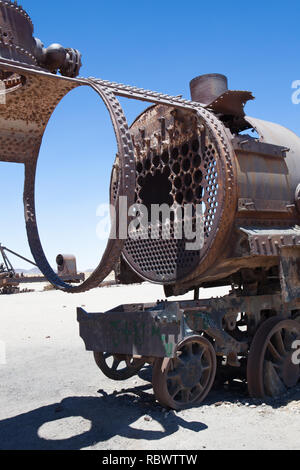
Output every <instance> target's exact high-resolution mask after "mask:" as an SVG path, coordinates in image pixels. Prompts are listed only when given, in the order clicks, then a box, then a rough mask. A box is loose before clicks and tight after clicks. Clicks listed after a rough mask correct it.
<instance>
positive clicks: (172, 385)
mask: <svg viewBox="0 0 300 470" xmlns="http://www.w3.org/2000/svg"><path fill="white" fill-rule="evenodd" d="M215 375H216V354H215V351H214V348H213V347H212V345H211V343H210V342H209V341H208V340H207V339H205V338H203V337H201V336H199V337H198V336H197V337H196V336H193V337H190V338H187V339H185V340H184V341H182V342H181V343H180V344H179V345H178V348H177V357H175V358H172V359H161V358H160V359H156V360H155V363H154V367H153V390H154V393H155V396H156V398H157V400H158V401H159V402H160V403H161V404H162V405H163V406H168V407H170V408H174V409H180V408H184V407H187V406H189V405H191V404H195V403H200V402H201V401H203V400H204V398H205V397H206V396H207V394H208V393H209V391H210V389H211V387H212V384H213V382H214V379H215Z"/></svg>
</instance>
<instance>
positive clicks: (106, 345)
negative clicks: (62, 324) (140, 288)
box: [77, 303, 184, 357]
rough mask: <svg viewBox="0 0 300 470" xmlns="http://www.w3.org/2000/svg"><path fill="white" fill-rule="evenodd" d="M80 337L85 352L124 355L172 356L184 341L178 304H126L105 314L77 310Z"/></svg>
mask: <svg viewBox="0 0 300 470" xmlns="http://www.w3.org/2000/svg"><path fill="white" fill-rule="evenodd" d="M77 320H78V322H79V325H80V336H81V338H82V339H83V341H84V342H85V346H86V349H87V350H88V351H99V352H106V353H114V354H123V355H124V354H125V355H127V356H149V357H174V354H175V349H176V345H177V344H178V342H179V341H181V340H182V339H183V338H184V324H183V318H182V314H181V311H180V309H179V308H178V304H177V303H174V304H169V305H168V306H167V307H166V308H164V307H163V306H161V305H155V304H154V305H151V306H148V305H127V306H120V307H117V308H116V309H114V310H111V311H109V312H106V313H87V312H85V311H84V310H83V309H82V308H79V309H77Z"/></svg>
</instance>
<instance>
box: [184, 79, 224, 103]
mask: <svg viewBox="0 0 300 470" xmlns="http://www.w3.org/2000/svg"><path fill="white" fill-rule="evenodd" d="M190 89H191V98H192V101H197V102H199V103H203V104H210V103H212V102H213V101H214V100H215V99H216V98H218V97H219V96H220V95H222V94H223V93H225V92H226V91H227V90H228V80H227V77H225V75H221V74H219V73H210V74H207V75H200V76H199V77H196V78H194V79H193V80H192V81H191V83H190Z"/></svg>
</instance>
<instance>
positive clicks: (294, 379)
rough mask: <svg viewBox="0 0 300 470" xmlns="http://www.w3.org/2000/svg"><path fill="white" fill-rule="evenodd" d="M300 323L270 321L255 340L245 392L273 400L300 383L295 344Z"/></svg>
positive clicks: (260, 329)
mask: <svg viewBox="0 0 300 470" xmlns="http://www.w3.org/2000/svg"><path fill="white" fill-rule="evenodd" d="M299 339H300V323H299V322H297V321H295V320H282V319H280V318H278V317H275V318H274V317H272V318H269V319H268V320H266V321H265V322H264V323H263V324H262V325H261V327H260V328H259V329H258V331H257V333H256V335H255V336H254V339H253V342H252V345H251V348H250V352H249V356H248V365H247V379H248V390H249V393H250V395H251V396H252V397H256V398H264V397H266V396H270V397H275V396H280V395H282V394H283V393H285V392H286V391H287V390H288V389H290V388H292V387H294V386H295V385H296V384H297V383H298V381H299V379H300V365H299V364H297V361H295V359H294V358H295V354H294V353H295V352H296V349H295V343H294V342H295V341H296V340H299Z"/></svg>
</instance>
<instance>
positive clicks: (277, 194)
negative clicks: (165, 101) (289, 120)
mask: <svg viewBox="0 0 300 470" xmlns="http://www.w3.org/2000/svg"><path fill="white" fill-rule="evenodd" d="M219 91H220V88H219ZM211 96H212V95H211ZM245 120H246V121H247V122H248V126H249V128H251V127H252V128H254V129H255V130H256V131H257V133H258V135H259V138H257V137H256V136H255V137H252V136H251V132H250V130H249V135H245V134H244V133H241V134H238V135H237V134H235V133H232V134H231V135H230V130H229V129H228V127H227V126H226V127H225V125H224V123H223V122H222V121H221V120H220V119H218V118H217V117H216V116H215V115H213V113H209V112H208V111H205V112H204V113H203V114H201V111H199V115H198V119H197V118H195V115H194V114H193V113H190V112H182V111H180V110H174V109H172V108H170V107H167V106H165V107H164V106H161V105H160V106H156V107H152V108H149V109H148V110H146V111H145V112H144V113H142V115H140V116H139V117H138V118H137V119H136V121H135V122H134V123H133V125H132V128H131V133H132V135H133V137H134V142H135V148H136V152H135V159H136V189H135V200H136V202H137V203H138V204H143V205H144V206H146V208H147V209H150V208H151V206H152V205H153V204H165V205H167V206H169V207H171V206H173V205H174V204H177V205H179V206H180V207H181V208H182V209H184V207H185V206H186V205H187V204H192V205H193V207H195V208H196V206H197V205H198V206H199V205H200V206H201V207H202V208H203V219H204V227H203V229H204V245H203V246H202V247H201V249H197V250H191V251H190V250H188V249H187V248H186V242H187V237H185V236H183V238H182V239H176V236H175V234H176V226H175V223H174V221H172V220H171V219H170V221H168V222H167V224H169V225H170V226H171V236H170V238H169V239H164V237H163V235H162V234H163V233H164V231H165V230H166V229H167V228H168V227H166V226H163V224H161V226H160V227H158V228H157V233H156V236H155V237H154V238H152V236H150V230H151V231H152V227H150V222H149V226H148V229H147V230H148V238H147V236H145V237H144V238H143V239H130V237H129V239H128V240H127V242H126V244H125V248H124V250H123V256H124V258H125V260H126V261H127V263H128V264H129V266H130V268H131V269H132V270H133V271H134V272H136V273H137V274H138V275H139V276H140V277H142V278H143V279H145V280H148V281H151V282H154V283H160V284H164V285H165V286H167V287H168V288H169V287H170V286H171V289H169V290H167V292H170V293H171V294H180V293H182V292H184V291H187V290H189V289H192V288H194V287H196V286H199V285H205V284H209V283H212V282H219V285H220V284H222V282H223V283H224V285H226V283H228V279H229V277H230V276H231V275H232V274H234V273H237V272H239V271H240V270H241V269H253V270H255V269H256V268H266V269H269V268H270V267H272V266H276V265H278V259H279V251H278V250H280V246H281V245H283V244H300V230H297V226H298V225H299V223H300V217H299V212H298V210H297V205H296V202H295V194H296V189H297V186H298V184H299V182H300V138H299V137H298V136H297V135H295V134H294V133H293V132H291V131H290V130H288V129H286V128H284V127H282V126H280V125H278V124H273V123H269V122H265V121H261V120H257V119H253V118H247V117H246V118H245ZM141 129H142V132H141ZM166 130H168V132H166ZM192 218H193V220H192V227H194V226H195V222H196V219H195V214H194V215H192ZM193 224H194V225H193ZM165 225H166V224H165ZM147 230H146V232H147ZM144 235H147V233H145V234H144Z"/></svg>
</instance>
